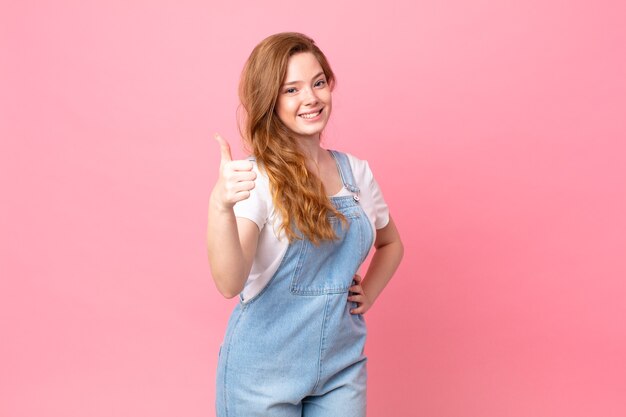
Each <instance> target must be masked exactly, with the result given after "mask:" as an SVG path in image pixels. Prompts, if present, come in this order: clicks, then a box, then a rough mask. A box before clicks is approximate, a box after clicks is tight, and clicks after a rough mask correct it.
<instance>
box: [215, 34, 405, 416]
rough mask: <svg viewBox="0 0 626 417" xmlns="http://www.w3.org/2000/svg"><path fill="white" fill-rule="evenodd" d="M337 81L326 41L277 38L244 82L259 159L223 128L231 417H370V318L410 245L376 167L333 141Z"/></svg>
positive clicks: (219, 266)
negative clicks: (327, 136) (329, 138)
mask: <svg viewBox="0 0 626 417" xmlns="http://www.w3.org/2000/svg"><path fill="white" fill-rule="evenodd" d="M334 83H335V77H334V74H333V72H332V70H331V68H330V66H329V64H328V61H327V60H326V57H325V56H324V54H323V53H322V52H321V51H320V49H319V48H318V47H317V46H316V45H315V43H314V41H313V40H312V39H310V38H308V37H307V36H305V35H302V34H299V33H279V34H276V35H272V36H270V37H268V38H267V39H265V40H263V41H262V42H261V43H260V44H259V45H257V46H256V48H255V49H254V50H253V52H252V54H251V55H250V57H249V59H248V61H247V62H246V64H245V67H244V70H243V73H242V76H241V82H240V89H239V96H240V100H241V103H242V106H243V109H244V110H245V121H244V122H243V126H242V129H241V130H242V136H243V137H244V139H245V141H246V144H247V145H248V146H249V148H250V149H251V151H252V155H253V157H252V158H250V159H248V160H239V161H233V160H232V158H231V154H230V147H229V145H228V143H227V142H226V141H225V140H224V139H223V138H221V137H220V136H219V135H216V139H217V141H218V142H219V144H220V147H221V163H220V174H219V178H218V180H217V183H216V185H215V187H214V189H213V191H212V192H211V198H210V202H209V219H208V253H209V262H210V265H211V273H212V276H213V279H214V280H215V284H216V286H217V288H218V290H219V291H220V293H221V294H223V295H224V296H225V297H227V298H231V297H234V296H236V295H239V298H240V300H239V301H240V302H239V304H238V305H237V306H236V308H235V310H234V311H233V314H232V316H231V318H230V320H229V323H228V328H227V330H226V336H225V338H224V342H223V344H222V346H221V348H220V356H219V362H218V370H217V398H216V402H217V415H218V416H220V417H225V416H229V417H230V416H242V417H250V416H263V417H273V416H281V417H282V416H307V417H309V416H341V417H350V416H364V415H365V397H366V368H365V362H366V357H365V356H364V355H363V348H364V344H365V336H366V328H365V322H364V320H363V316H362V315H363V314H364V313H365V312H366V311H367V310H368V309H369V308H370V307H371V306H372V304H373V303H374V301H375V300H376V298H377V297H378V296H379V295H380V293H381V291H382V290H383V288H384V287H385V285H386V284H387V282H388V281H389V279H390V278H391V276H392V274H393V273H394V271H395V270H396V268H397V267H398V264H399V263H400V259H401V258H402V253H403V247H402V243H401V241H400V237H399V235H398V231H397V230H396V227H395V225H394V222H393V220H392V219H391V217H390V216H389V214H388V209H387V205H386V204H385V202H384V200H383V197H382V193H381V192H380V190H379V188H378V185H377V183H376V181H375V180H374V178H373V176H372V173H371V170H370V169H369V166H368V164H367V162H366V161H361V160H359V159H357V158H355V157H353V156H351V155H348V154H345V153H341V152H336V151H328V150H325V149H323V148H322V147H321V145H320V135H321V133H322V131H323V129H324V127H325V126H326V123H327V122H328V118H329V117H330V113H331V108H332V94H331V91H332V89H333V86H334ZM372 246H374V247H375V249H376V251H375V254H374V256H373V258H372V261H371V264H370V267H369V269H368V271H367V274H365V276H364V278H363V279H362V278H361V276H360V275H358V274H357V271H358V269H359V266H360V265H361V263H362V262H363V261H364V260H365V258H366V256H367V254H368V253H369V251H370V249H371V247H372Z"/></svg>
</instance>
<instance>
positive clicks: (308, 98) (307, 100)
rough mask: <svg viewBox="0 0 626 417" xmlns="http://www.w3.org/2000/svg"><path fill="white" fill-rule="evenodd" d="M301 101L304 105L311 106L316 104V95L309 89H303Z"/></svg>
mask: <svg viewBox="0 0 626 417" xmlns="http://www.w3.org/2000/svg"><path fill="white" fill-rule="evenodd" d="M303 93H304V94H303V101H304V104H305V105H308V106H312V105H315V104H317V100H318V99H317V94H315V90H314V89H312V88H311V87H308V88H305V89H304V91H303Z"/></svg>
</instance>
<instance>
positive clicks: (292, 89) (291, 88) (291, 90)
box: [285, 87, 296, 94]
mask: <svg viewBox="0 0 626 417" xmlns="http://www.w3.org/2000/svg"><path fill="white" fill-rule="evenodd" d="M295 92H296V89H295V87H289V88H287V89H285V93H287V94H293V93H295Z"/></svg>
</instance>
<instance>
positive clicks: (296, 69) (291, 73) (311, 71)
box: [285, 52, 323, 82]
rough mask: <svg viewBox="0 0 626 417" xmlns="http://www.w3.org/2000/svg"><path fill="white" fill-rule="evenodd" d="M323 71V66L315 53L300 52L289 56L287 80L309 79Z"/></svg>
mask: <svg viewBox="0 0 626 417" xmlns="http://www.w3.org/2000/svg"><path fill="white" fill-rule="evenodd" d="M321 71H323V70H322V66H321V65H320V63H319V61H318V60H317V58H315V55H313V54H312V53H311V52H300V53H297V54H295V55H292V56H291V57H290V58H289V63H288V64H287V74H286V75H285V82H290V81H309V80H310V79H311V78H313V77H315V76H316V75H317V74H319V73H320V72H321Z"/></svg>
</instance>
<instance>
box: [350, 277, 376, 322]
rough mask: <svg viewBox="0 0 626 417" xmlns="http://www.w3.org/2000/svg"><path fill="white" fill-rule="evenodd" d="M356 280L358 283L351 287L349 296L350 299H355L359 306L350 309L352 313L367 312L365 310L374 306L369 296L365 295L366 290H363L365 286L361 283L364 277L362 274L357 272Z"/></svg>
mask: <svg viewBox="0 0 626 417" xmlns="http://www.w3.org/2000/svg"><path fill="white" fill-rule="evenodd" d="M354 281H355V282H356V284H355V285H353V286H351V287H350V289H349V291H350V293H349V294H350V295H349V296H348V301H354V302H355V303H357V304H358V305H359V306H358V307H357V308H353V309H352V310H350V313H352V314H365V312H366V311H367V310H369V309H370V307H371V306H372V302H371V301H370V299H369V298H367V295H365V291H364V290H363V286H362V285H361V282H362V281H363V278H362V277H361V276H360V275H358V274H355V275H354Z"/></svg>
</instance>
